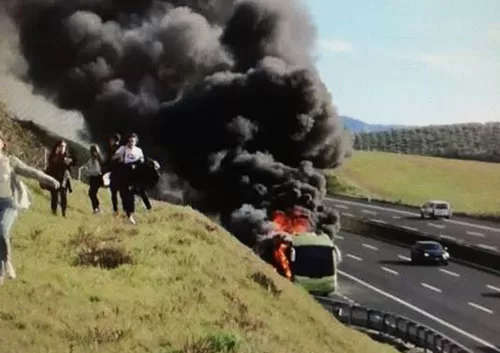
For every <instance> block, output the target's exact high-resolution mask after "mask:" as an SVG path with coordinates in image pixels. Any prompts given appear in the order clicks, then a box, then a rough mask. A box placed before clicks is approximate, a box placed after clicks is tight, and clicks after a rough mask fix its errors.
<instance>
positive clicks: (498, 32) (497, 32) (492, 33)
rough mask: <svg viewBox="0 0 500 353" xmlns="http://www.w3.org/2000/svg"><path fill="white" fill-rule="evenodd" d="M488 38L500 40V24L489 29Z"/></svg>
mask: <svg viewBox="0 0 500 353" xmlns="http://www.w3.org/2000/svg"><path fill="white" fill-rule="evenodd" d="M488 38H490V39H493V40H500V25H499V26H498V27H497V28H491V29H490V30H488Z"/></svg>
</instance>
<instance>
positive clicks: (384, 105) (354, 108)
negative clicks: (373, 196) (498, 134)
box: [304, 0, 500, 125]
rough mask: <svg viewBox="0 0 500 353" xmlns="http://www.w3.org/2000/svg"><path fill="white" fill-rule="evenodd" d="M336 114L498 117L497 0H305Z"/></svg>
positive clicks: (418, 121)
mask: <svg viewBox="0 0 500 353" xmlns="http://www.w3.org/2000/svg"><path fill="white" fill-rule="evenodd" d="M304 3H305V4H306V5H307V6H308V7H309V9H310V14H311V16H312V17H313V18H314V21H315V22H316V26H317V52H316V54H317V66H318V69H319V70H320V73H321V75H322V78H323V81H324V82H325V83H326V85H327V86H328V88H329V90H330V92H331V93H332V96H333V104H334V105H335V106H336V107H337V109H338V112H339V114H341V115H348V116H352V117H355V118H358V119H361V120H363V121H366V122H369V123H383V124H386V123H395V124H403V125H428V124H450V123H463V122H471V121H475V122H487V121H500V0H355V1H345V0H343V1H340V0H304Z"/></svg>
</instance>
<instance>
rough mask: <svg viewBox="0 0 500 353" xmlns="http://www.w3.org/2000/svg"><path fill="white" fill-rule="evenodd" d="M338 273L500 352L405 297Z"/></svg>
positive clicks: (491, 345)
mask: <svg viewBox="0 0 500 353" xmlns="http://www.w3.org/2000/svg"><path fill="white" fill-rule="evenodd" d="M338 273H339V274H340V275H341V276H344V277H347V278H349V279H350V280H351V281H354V282H356V283H358V284H360V285H362V286H364V287H366V288H368V289H371V290H372V291H374V292H377V293H378V294H380V295H383V296H384V297H386V298H389V299H392V300H394V301H395V302H397V303H399V304H401V305H404V306H406V307H408V308H410V309H412V310H414V311H416V312H417V313H419V314H421V315H423V316H425V317H427V318H429V319H431V320H433V321H435V322H437V323H438V324H441V325H443V326H446V327H447V328H449V329H451V330H453V331H455V332H457V333H459V334H461V335H462V336H465V337H467V338H469V339H471V340H473V341H476V342H477V343H479V344H481V345H483V346H485V347H488V348H490V349H491V352H498V353H500V348H497V347H496V346H495V345H494V344H492V343H490V342H488V341H485V340H483V339H481V338H479V337H477V336H475V335H473V334H471V333H469V332H467V331H464V330H462V329H461V328H458V327H457V326H455V325H452V324H450V323H449V322H447V321H445V320H443V319H441V318H439V317H437V316H434V315H432V314H430V313H428V312H427V311H425V310H423V309H420V308H419V307H417V306H415V305H413V304H411V303H409V302H407V301H404V300H403V299H401V298H399V297H396V296H395V295H392V294H390V293H387V292H385V291H383V290H382V289H379V288H377V287H375V286H373V285H371V284H369V283H367V282H365V281H363V280H361V279H359V278H357V277H354V276H352V275H350V274H348V273H345V272H344V271H340V270H339V271H338Z"/></svg>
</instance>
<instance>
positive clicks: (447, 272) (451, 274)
mask: <svg viewBox="0 0 500 353" xmlns="http://www.w3.org/2000/svg"><path fill="white" fill-rule="evenodd" d="M439 271H441V272H443V273H446V274H447V275H450V276H453V277H460V275H459V274H458V273H455V272H452V271H448V270H445V269H443V268H440V269H439Z"/></svg>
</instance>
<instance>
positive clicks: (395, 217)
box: [392, 216, 401, 219]
mask: <svg viewBox="0 0 500 353" xmlns="http://www.w3.org/2000/svg"><path fill="white" fill-rule="evenodd" d="M392 218H393V219H401V216H392Z"/></svg>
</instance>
